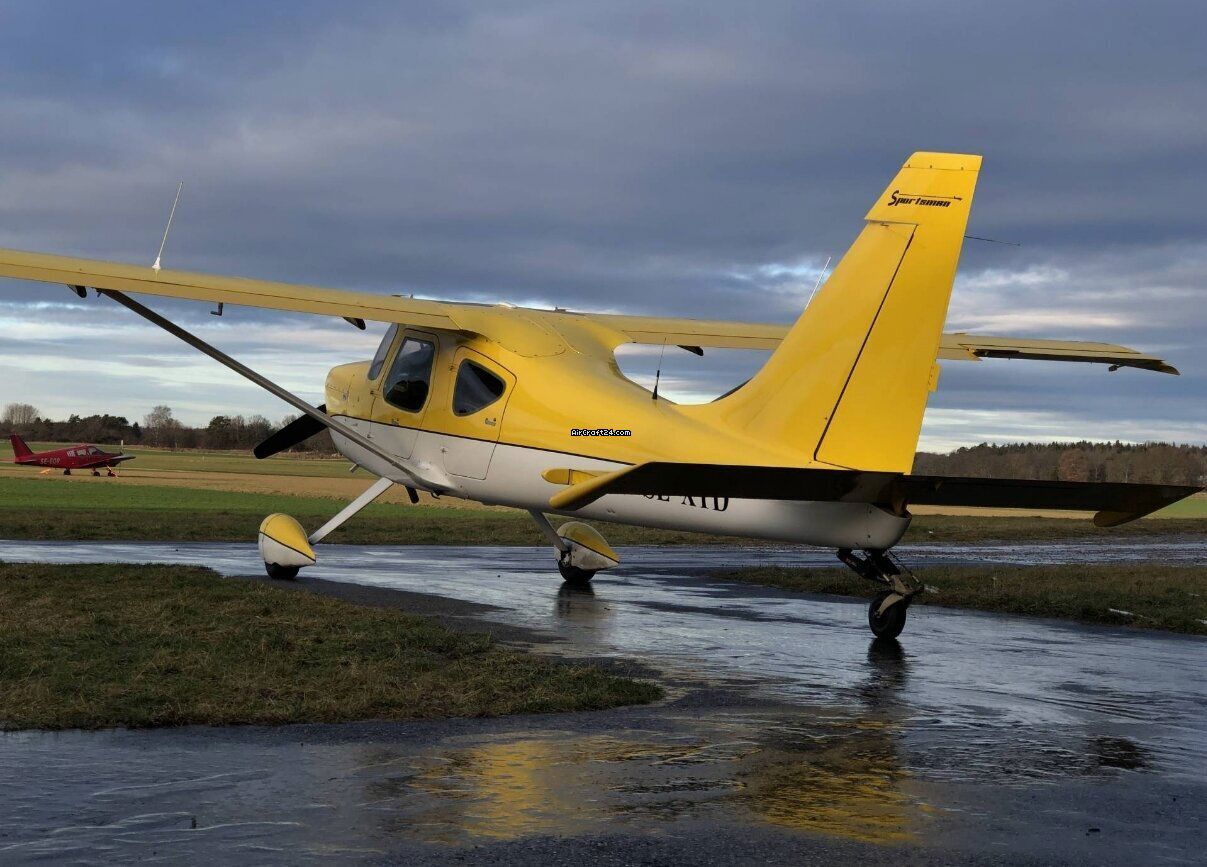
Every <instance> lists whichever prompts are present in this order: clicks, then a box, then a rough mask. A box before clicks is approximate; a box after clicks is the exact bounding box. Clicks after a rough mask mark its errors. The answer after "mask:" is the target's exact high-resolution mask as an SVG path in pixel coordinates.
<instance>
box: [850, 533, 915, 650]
mask: <svg viewBox="0 0 1207 867" xmlns="http://www.w3.org/2000/svg"><path fill="white" fill-rule="evenodd" d="M838 559H839V560H841V561H842V562H843V564H845V565H846V566H847V567H848V568H850V569H851V571H853V572H854V573H855V574H856V575H858V576H859V577H860V578H866V579H867V580H868V581H874V582H876V583H877V584H880V585H881V586H883V587H885V590H883V591H882V592H880V593H878V594H877V595H876V598H874V599H873V600H872V603H871V604H870V605H869V606H868V626H869V627H870V628H871V630H872V634H873V635H875V636H876V637H877V638H896V637H897V636H898V635H900V634H901V630H903V629H904V628H905V614H906V612H907V611H908V610H909V603H910V601H911V600H912V599H913V598H914V595H915V594H917V592H918V591H919V590H921V589H922V584H921V582H919V581H918V579H917V578H916V577H915V576H914V574H913V573H912V572H910V571H909V570H908V569H906V568H905V567H904V566H903V565H901V564H900V563H898V562H897V561H896V559H895V558H894V557H893V556H892V555H891V554H889V552H888V551H865V552H863V553H862V554H857V553H855V552H854V551H852V550H851V549H850V548H840V549H839V550H838Z"/></svg>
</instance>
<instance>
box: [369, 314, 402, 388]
mask: <svg viewBox="0 0 1207 867" xmlns="http://www.w3.org/2000/svg"><path fill="white" fill-rule="evenodd" d="M397 333H398V326H397V325H391V326H390V327H389V328H387V329H386V333H385V334H384V335H383V336H382V338H381V343H380V344H379V345H378V347H377V352H376V353H374V355H373V361H372V363H370V364H369V379H377V375H378V374H379V373H381V366H382V365H383V364H385V363H386V353H387V352H389V351H390V345H391V344H392V343H393V342H394V335H396V334H397Z"/></svg>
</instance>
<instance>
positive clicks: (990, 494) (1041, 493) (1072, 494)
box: [549, 462, 1202, 527]
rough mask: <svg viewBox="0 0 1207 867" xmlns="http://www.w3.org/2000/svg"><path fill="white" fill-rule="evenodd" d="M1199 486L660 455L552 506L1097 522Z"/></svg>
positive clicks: (1134, 514) (1153, 506)
mask: <svg viewBox="0 0 1207 867" xmlns="http://www.w3.org/2000/svg"><path fill="white" fill-rule="evenodd" d="M1200 490H1202V489H1201V488H1196V487H1190V486H1185V485H1141V484H1124V483H1120V482H1053V481H1030V480H1023V479H976V478H964V477H960V476H918V475H909V474H904V473H882V472H864V471H861V470H826V469H812V468H805V467H753V466H734V465H726V464H681V463H663V462H655V463H645V464H637V465H636V466H632V467H625V468H624V469H620V470H616V471H614V472H610V473H603V474H600V475H596V476H594V477H592V478H589V479H587V480H585V481H582V482H579V483H578V484H575V485H573V486H571V487H569V488H567V489H566V490H564V491H561V492H559V493H557V494H555V495H554V496H553V497H552V498H551V499H550V501H549V505H550V507H551V508H554V509H563V510H573V509H579V508H582V507H583V506H586V505H588V504H589V503H593V502H595V501H596V500H598V499H599V498H600V497H604V496H607V495H609V494H638V495H646V496H673V497H674V496H681V497H730V498H731V499H746V500H811V501H816V502H844V503H870V504H874V505H877V506H881V507H884V508H886V509H890V510H891V511H893V512H895V513H898V514H902V513H904V511H905V509H907V508H908V507H909V506H911V505H919V506H969V507H983V508H998V509H1062V510H1063V509H1067V510H1072V511H1090V512H1096V513H1097V514H1096V515H1095V517H1094V523H1095V524H1097V525H1098V526H1100V527H1113V526H1116V525H1118V524H1123V523H1126V522H1128V521H1131V520H1134V519H1136V518H1140V517H1143V516H1144V515H1147V514H1149V513H1151V512H1155V511H1157V510H1158V509H1162V508H1164V507H1165V506H1168V505H1170V504H1171V503H1176V502H1177V501H1178V500H1181V499H1184V498H1185V497H1189V496H1191V495H1193V494H1196V493H1198V492H1199V491H1200Z"/></svg>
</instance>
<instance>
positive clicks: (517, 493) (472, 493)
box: [332, 416, 910, 549]
mask: <svg viewBox="0 0 1207 867" xmlns="http://www.w3.org/2000/svg"><path fill="white" fill-rule="evenodd" d="M336 418H337V419H338V420H339V421H342V422H343V423H345V424H347V425H348V426H349V427H352V428H353V429H354V430H356V431H357V432H359V433H361V434H362V435H364V436H367V437H368V438H369V439H372V440H373V442H374V443H376V444H378V445H380V446H381V447H382V448H384V449H385V450H387V451H389V452H390V453H391V454H395V455H398V456H399V457H400V458H403V459H404V460H405V461H406V462H407V463H408V464H409V465H413V466H415V467H416V469H417V472H418V473H419V474H420V475H421V476H422V477H423V478H426V479H429V480H430V481H431V482H432V486H431V487H432V488H436V487H437V486H440V487H444V488H445V490H443V491H441V492H440V493H441V494H442V496H454V497H460V498H464V499H467V500H474V501H476V502H480V503H485V504H488V505H499V506H511V507H513V508H517V509H525V510H528V509H532V510H536V511H541V512H545V513H547V514H562V515H566V516H569V517H573V518H576V519H578V520H598V521H613V522H616V523H620V524H631V525H635V526H640V527H655V528H659V529H663V530H682V531H686V532H697V533H712V534H717V535H726V536H741V537H746V538H752V539H768V540H773V541H779V542H796V543H800V544H805V545H816V546H821V547H828V548H854V549H886V548H891V547H892V546H893V545H895V544H896V543H897V541H898V540H899V539H900V538H901V536H902V534H904V533H905V530H906V528H907V527H908V526H909V520H910V519H909V518H908V517H906V518H901V517H897V516H895V515H891V514H889V513H887V512H885V511H884V510H882V509H879V508H877V507H875V506H871V505H867V504H864V503H823V502H815V501H796V500H739V499H727V498H725V497H704V498H700V497H646V496H639V495H612V496H606V497H602V498H600V499H599V500H596V501H595V502H594V503H591V504H590V505H588V506H585V507H583V508H582V509H578V510H576V511H574V512H555V510H552V509H550V508H549V498H550V497H551V496H553V494H555V493H557V492H558V491H560V490H563V488H562V487H561V486H559V485H553V484H550V483H549V482H546V481H545V480H544V479H543V478H542V477H541V474H542V473H543V472H544V471H545V470H548V469H551V468H554V467H572V468H574V469H580V470H605V471H606V470H614V469H619V468H620V467H622V466H624V464H620V463H616V462H614V461H603V460H599V459H597V458H589V457H581V456H577V455H571V454H566V453H564V452H555V451H546V450H544V449H537V448H529V447H526V446H514V445H508V444H506V443H498V444H496V443H492V442H484V441H482V440H474V439H467V438H464V437H454V436H448V435H446V434H439V433H433V432H430V431H422V430H415V429H414V428H401V427H394V426H392V425H385V424H378V423H375V422H369V421H365V420H363V419H356V418H349V417H346V416H336ZM332 438H333V439H334V441H335V445H336V448H338V449H339V450H340V452H341V453H342V454H343V455H344V456H345V457H346V458H348V459H349V460H350V461H352V462H354V463H356V464H358V465H359V466H361V467H363V468H364V469H366V470H368V471H369V472H371V473H374V474H375V475H378V476H384V477H386V478H389V479H392V480H393V481H395V482H398V483H400V484H412V485H413V484H414V482H413V480H411V479H408V478H407V477H406V476H404V475H403V474H402V473H400V472H399V471H398V470H397V469H396V468H394V467H391V466H390V465H389V464H387V463H386V462H384V461H382V460H381V459H380V458H378V457H376V456H375V455H372V454H369V453H368V452H366V451H365V450H364V449H362V448H361V447H360V446H357V445H356V444H355V443H352V442H351V441H349V440H347V439H346V438H344V437H341V436H340V435H339V434H336V433H334V432H333V434H332ZM477 476H481V478H478V477H477ZM420 487H423V486H420Z"/></svg>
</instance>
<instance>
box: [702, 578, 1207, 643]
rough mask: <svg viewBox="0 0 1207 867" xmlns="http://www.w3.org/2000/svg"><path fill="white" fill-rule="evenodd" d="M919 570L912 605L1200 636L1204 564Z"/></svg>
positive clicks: (839, 582)
mask: <svg viewBox="0 0 1207 867" xmlns="http://www.w3.org/2000/svg"><path fill="white" fill-rule="evenodd" d="M718 577H722V578H727V579H730V580H735V581H745V582H748V583H751V584H763V585H766V586H769V587H779V588H781V589H784V590H793V591H798V592H805V593H829V594H839V595H842V596H862V597H868V598H870V597H872V596H874V595H875V594H876V593H877V592H878V590H879V588H877V587H876V586H875V585H873V584H871V583H870V582H868V581H864V580H862V579H860V578H858V577H856V576H855V575H853V574H851V573H850V572H848V571H846V570H845V569H788V568H780V567H758V568H752V569H738V570H735V571H733V572H725V573H722V574H720V575H719V576H718ZM921 577H922V579H923V580H924V581H925V582H926V585H927V587H928V588H929V589H928V590H927V591H924V592H922V593H919V594H918V595H917V596H915V597H914V602H913V604H914V605H919V604H921V605H947V606H952V607H956V608H973V609H976V610H978V611H997V612H1001V613H1005V614H1026V615H1032V616H1037V617H1058V618H1063V619H1067V620H1079V621H1083V622H1087V623H1111V624H1117V625H1129V626H1142V627H1146V628H1149V629H1164V630H1168V631H1172V632H1186V633H1191V634H1194V635H1207V567H1204V566H1165V565H1162V564H1159V563H1135V564H1099V563H1093V564H1077V565H1069V566H997V565H991V566H979V565H978V566H928V567H927V568H926V569H925V570H923V572H922V576H921ZM932 590H933V591H934V592H930V591H932ZM1112 609H1113V610H1112Z"/></svg>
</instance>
